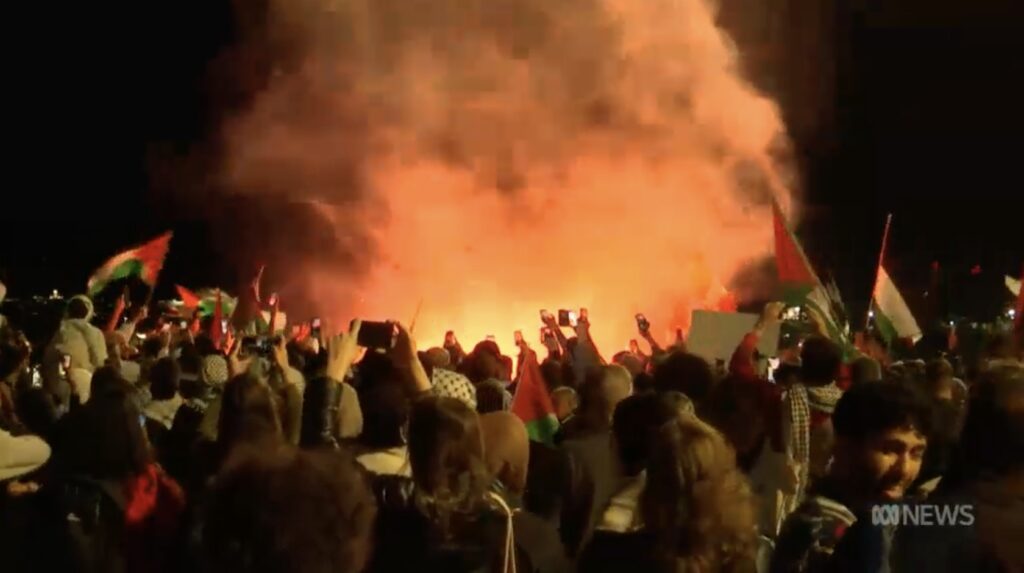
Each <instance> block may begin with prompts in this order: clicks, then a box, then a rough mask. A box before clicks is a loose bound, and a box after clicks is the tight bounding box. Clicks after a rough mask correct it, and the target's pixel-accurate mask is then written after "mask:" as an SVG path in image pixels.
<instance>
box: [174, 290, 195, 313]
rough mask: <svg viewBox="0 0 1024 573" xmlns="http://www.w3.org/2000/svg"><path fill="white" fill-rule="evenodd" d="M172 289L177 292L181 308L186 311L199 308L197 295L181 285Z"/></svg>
mask: <svg viewBox="0 0 1024 573" xmlns="http://www.w3.org/2000/svg"><path fill="white" fill-rule="evenodd" d="M174 288H175V290H177V291H178V296H179V297H180V298H181V306H183V307H184V308H185V309H186V310H195V309H197V308H199V302H200V299H199V295H197V294H196V293H194V292H192V291H190V290H188V289H187V288H185V287H183V286H181V285H174Z"/></svg>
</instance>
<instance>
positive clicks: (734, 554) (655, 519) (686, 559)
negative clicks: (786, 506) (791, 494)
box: [640, 412, 757, 571]
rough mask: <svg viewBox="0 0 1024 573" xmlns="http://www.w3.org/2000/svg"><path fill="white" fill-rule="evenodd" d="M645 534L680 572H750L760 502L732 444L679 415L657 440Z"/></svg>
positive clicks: (643, 505)
mask: <svg viewBox="0 0 1024 573" xmlns="http://www.w3.org/2000/svg"><path fill="white" fill-rule="evenodd" d="M650 439H651V442H652V444H651V448H650V450H649V452H650V455H649V458H648V460H647V467H646V469H647V478H646V486H645V488H644V491H643V493H642V494H641V498H640V512H641V516H642V518H643V522H644V527H645V529H646V530H647V531H648V532H649V533H651V534H652V535H653V536H654V538H655V540H656V542H657V549H656V550H657V551H658V552H659V553H660V557H661V558H662V559H664V560H665V561H666V562H675V563H676V564H677V567H676V570H681V571H740V570H747V569H749V566H750V564H751V563H752V560H753V555H754V553H755V550H756V542H757V533H756V529H755V512H754V501H753V497H752V494H751V492H750V488H749V485H748V484H747V481H746V478H745V477H744V476H743V475H742V474H741V473H740V471H739V470H738V469H737V467H736V462H735V454H734V453H733V451H732V448H730V447H729V445H728V444H727V443H726V441H725V439H724V438H723V437H722V435H721V434H719V433H718V432H717V431H716V430H714V429H713V428H712V427H711V426H709V425H707V424H705V423H704V422H702V421H700V420H699V419H698V418H696V417H695V416H692V415H689V414H687V413H684V412H679V413H678V414H677V415H675V416H673V417H672V418H671V419H670V420H669V421H668V422H666V423H664V424H662V425H660V426H659V427H658V428H657V429H655V430H654V431H653V432H652V435H651V436H650Z"/></svg>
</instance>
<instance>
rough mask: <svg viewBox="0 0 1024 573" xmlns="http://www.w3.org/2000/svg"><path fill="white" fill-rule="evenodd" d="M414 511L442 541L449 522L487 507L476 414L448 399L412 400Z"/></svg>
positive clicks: (410, 449)
mask: <svg viewBox="0 0 1024 573" xmlns="http://www.w3.org/2000/svg"><path fill="white" fill-rule="evenodd" d="M409 461H410V464H411V465H412V476H413V481H415V483H416V505H417V507H418V508H419V510H420V511H421V512H423V513H424V514H425V515H426V516H427V517H429V518H430V519H431V520H432V521H433V522H434V524H435V525H436V526H438V527H439V529H440V530H441V532H442V533H443V534H444V535H445V536H446V537H447V536H450V535H451V526H452V522H453V519H455V518H457V517H458V515H459V514H461V515H471V514H473V513H476V512H477V511H478V510H480V509H481V508H482V507H484V506H485V505H486V503H487V490H488V487H489V486H490V479H489V477H488V473H487V465H486V462H485V461H484V445H483V437H482V434H481V433H480V421H479V418H478V417H477V414H476V412H474V411H473V410H471V409H470V408H469V406H467V405H466V404H463V403H462V402H461V401H459V400H456V399H454V398H447V397H429V398H424V399H421V400H418V401H417V402H416V403H415V404H414V405H413V408H412V413H411V416H410V421H409Z"/></svg>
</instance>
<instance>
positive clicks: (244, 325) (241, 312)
mask: <svg viewBox="0 0 1024 573" xmlns="http://www.w3.org/2000/svg"><path fill="white" fill-rule="evenodd" d="M265 268H266V267H265V266H260V269H259V272H257V273H256V277H255V278H253V280H252V282H251V283H249V285H248V286H247V287H244V288H243V289H242V292H241V293H239V294H238V301H237V303H236V304H235V309H234V312H232V313H231V325H232V326H234V327H235V330H236V331H239V332H241V331H245V332H249V333H251V334H258V333H261V332H266V330H267V323H266V321H265V320H263V313H262V307H261V304H260V282H261V280H262V279H263V270H264V269H265Z"/></svg>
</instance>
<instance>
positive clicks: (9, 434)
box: [0, 296, 1024, 573]
mask: <svg viewBox="0 0 1024 573" xmlns="http://www.w3.org/2000/svg"><path fill="white" fill-rule="evenodd" d="M123 310H124V309H123V308H121V307H119V308H118V309H116V311H115V313H114V316H113V317H112V318H111V319H110V320H107V321H104V324H102V325H97V324H95V321H94V317H93V314H94V312H93V307H92V301H91V300H90V299H89V298H88V297H85V296H77V297H74V298H72V299H71V300H70V301H69V302H68V304H67V308H66V313H65V317H64V319H63V320H62V321H61V323H60V325H59V327H58V328H57V330H56V332H55V333H54V335H53V337H52V339H50V340H49V341H48V342H47V343H46V344H45V347H44V348H41V349H37V351H36V352H33V348H32V347H31V344H30V343H29V342H28V340H27V339H26V337H25V336H24V335H23V334H22V332H21V330H20V329H24V325H19V324H16V323H13V322H12V321H7V320H4V319H2V318H0V484H2V486H3V487H2V490H0V530H2V531H0V570H3V571H4V572H18V571H87V572H92V571H124V572H136V571H139V572H143V571H145V572H168V573H170V572H175V573H176V572H179V571H217V572H230V571H237V572H246V573H255V572H267V573H271V572H273V573H279V572H296V573H299V572H301V573H308V572H325V573H326V572H332V573H342V572H358V571H366V572H398V571H438V572H442V571H443V572H484V571H493V572H501V573H509V572H512V571H536V572H544V573H549V572H550V573H555V572H563V571H564V572H570V571H579V572H581V573H592V572H604V571H608V572H624V571H652V572H678V573H683V572H686V573H690V572H718V571H722V572H732V571H735V572H751V573H753V572H768V571H771V572H777V573H787V572H817V571H893V572H894V573H900V572H905V571H907V572H909V571H1000V572H1002V571H1006V572H1014V571H1022V570H1024V550H1022V547H1024V546H1022V545H1021V543H1020V540H1022V539H1024V365H1022V358H1024V356H1022V351H1024V348H1022V344H1021V341H1020V340H1019V339H1015V338H1014V337H1013V336H1012V334H1009V333H1008V334H1006V335H1004V336H1002V337H999V338H996V339H994V340H992V341H991V343H990V344H989V346H988V352H987V353H986V355H985V356H982V357H979V358H978V359H977V360H976V361H974V362H973V363H971V364H965V363H964V362H963V361H959V362H956V363H955V366H954V363H953V362H950V361H949V360H947V358H944V357H938V356H936V357H931V358H930V360H928V361H905V362H893V361H892V360H890V359H889V358H888V356H887V355H886V353H885V349H884V348H883V346H882V345H880V344H878V343H877V341H875V343H874V344H862V345H861V348H860V349H859V350H853V351H852V352H850V351H847V349H845V348H843V347H841V346H840V345H837V344H836V343H835V342H834V341H832V340H830V339H829V338H827V337H826V336H824V332H822V334H819V335H811V336H808V337H806V338H804V339H802V340H800V341H799V344H798V345H793V347H792V348H787V349H783V351H782V353H781V354H780V356H781V357H782V362H781V363H780V364H778V365H777V367H775V368H772V369H771V371H770V372H769V369H770V367H769V366H768V360H767V358H766V357H763V356H761V355H760V354H759V353H758V352H757V351H756V348H757V345H758V342H759V340H760V337H761V336H762V335H763V333H764V332H765V330H766V329H768V328H771V327H772V326H773V323H775V322H777V321H779V320H780V313H781V311H782V310H783V307H782V305H781V304H779V303H770V304H768V305H767V306H766V307H765V310H764V313H763V315H762V317H761V319H760V320H759V321H758V323H757V325H756V326H755V327H754V329H753V331H752V332H750V333H749V334H748V335H747V336H746V337H745V338H744V339H743V341H742V342H741V343H740V344H739V346H738V347H737V348H736V351H735V353H734V355H733V357H732V360H731V361H730V362H729V363H728V365H727V368H726V369H725V371H724V372H720V371H717V370H716V369H715V368H713V367H712V366H710V365H709V364H708V362H706V361H705V360H704V359H702V358H700V357H699V356H696V355H694V354H690V353H688V352H687V350H686V344H685V341H684V340H682V339H681V338H679V339H677V340H675V341H674V342H673V343H672V344H671V345H670V346H667V347H662V346H661V345H660V344H659V342H658V341H657V340H656V339H655V337H654V336H653V335H652V334H651V331H650V330H649V329H644V330H642V331H641V332H640V333H639V334H640V337H641V338H642V339H644V340H645V341H646V344H647V346H648V347H649V349H650V350H649V352H646V353H645V352H643V351H642V349H641V347H640V346H639V345H634V346H633V347H632V348H631V350H630V351H626V352H620V353H618V354H616V355H614V356H613V357H611V358H610V359H608V360H606V359H605V358H604V357H603V356H602V354H601V352H600V350H599V349H598V348H597V347H596V345H595V343H594V341H593V340H592V339H591V338H590V337H589V336H588V332H589V327H590V323H589V317H586V316H584V317H581V319H580V320H579V322H578V323H577V324H576V325H575V326H574V327H570V328H565V327H560V326H559V324H558V322H557V321H555V320H554V319H550V320H548V319H545V320H546V321H547V324H546V325H545V326H546V327H548V328H549V329H550V332H551V334H552V336H551V337H550V338H548V339H546V341H545V344H544V345H543V348H539V349H538V350H534V349H531V348H530V345H529V344H528V343H527V342H525V341H521V342H519V343H518V348H517V349H516V351H515V353H514V354H516V355H517V356H516V357H512V356H508V355H506V354H503V352H502V350H501V348H499V346H498V345H497V344H496V343H495V342H493V341H490V340H485V341H482V342H480V343H479V344H476V345H475V346H474V347H473V348H471V349H469V351H468V352H466V351H465V350H464V349H463V347H462V346H461V344H460V343H459V341H458V339H457V337H456V335H455V333H449V335H448V336H447V337H446V339H445V340H444V343H443V345H441V346H436V347H430V348H421V347H420V346H418V345H417V342H416V341H415V340H414V333H413V332H409V330H407V329H406V328H405V327H404V326H402V325H400V324H395V326H394V334H395V335H394V337H393V338H392V339H391V341H390V343H389V344H384V345H380V346H379V347H372V348H362V347H361V346H360V345H359V341H360V330H361V329H362V323H361V322H360V321H358V320H356V321H353V322H352V324H351V325H350V326H349V328H348V329H347V332H340V333H337V334H332V335H329V334H328V333H327V332H326V329H323V332H321V331H318V330H317V329H312V328H309V326H308V325H305V326H298V327H295V328H286V329H282V330H280V331H279V332H265V333H262V334H257V333H255V332H248V333H247V332H244V331H243V330H239V331H237V332H221V331H220V330H219V329H217V328H208V326H210V325H209V322H210V321H211V320H215V319H213V318H209V317H208V318H205V319H202V320H200V319H198V318H197V319H196V320H195V321H192V320H188V319H186V320H178V319H174V320H171V319H166V320H165V319H162V318H157V317H147V312H146V309H145V308H137V309H132V311H130V312H128V313H127V316H126V317H124V318H122V317H121V315H122V311H123ZM218 318H219V317H218ZM213 326H214V327H215V326H216V325H213ZM563 328H565V329H563ZM211 331H213V332H216V334H215V335H211ZM247 334H249V335H258V336H260V337H261V338H257V339H256V342H257V343H256V344H253V343H252V342H253V339H252V338H250V337H247V336H246V335H247ZM260 341H262V342H265V344H259V342H260ZM438 342H440V341H438ZM538 351H539V352H541V353H543V354H544V355H543V356H538ZM33 357H38V359H37V360H33ZM533 366H536V367H537V368H536V370H537V371H539V372H540V378H541V382H542V396H541V400H540V401H541V402H542V403H543V405H545V407H547V408H549V409H550V412H549V413H550V415H551V416H552V417H555V418H557V419H558V428H557V432H556V433H554V435H553V437H550V436H547V435H544V434H538V433H537V432H536V431H534V429H533V428H532V427H528V425H527V423H528V422H532V421H531V420H524V419H522V418H521V416H519V415H516V413H513V411H512V410H514V408H513V407H512V405H513V403H514V402H515V401H516V400H517V398H518V397H517V393H518V392H520V391H521V390H522V388H523V387H524V386H525V385H526V384H527V381H526V380H525V379H524V375H523V373H524V372H527V371H529V370H530V369H531V368H532V367H533ZM893 503H900V504H907V505H908V506H909V505H910V504H921V503H927V504H933V505H936V506H940V507H947V506H952V505H956V506H958V507H964V506H966V507H969V509H970V516H971V519H970V520H969V521H970V523H959V524H953V525H948V524H947V525H944V526H939V527H920V526H916V527H915V526H914V525H912V524H911V525H908V524H906V523H902V524H897V523H878V520H877V519H872V512H873V510H877V508H878V507H879V504H893ZM876 513H877V511H876Z"/></svg>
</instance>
